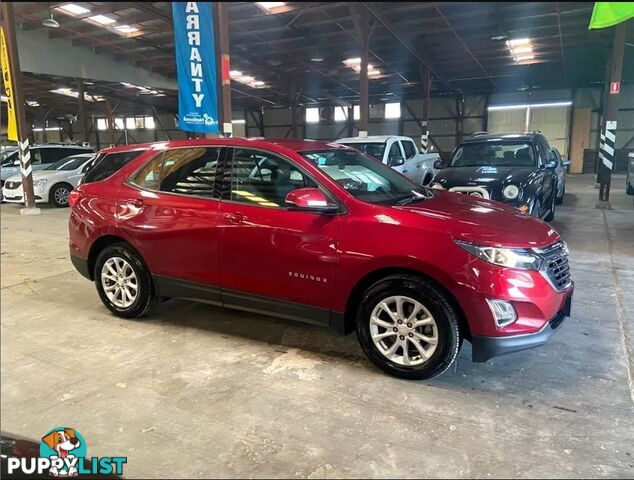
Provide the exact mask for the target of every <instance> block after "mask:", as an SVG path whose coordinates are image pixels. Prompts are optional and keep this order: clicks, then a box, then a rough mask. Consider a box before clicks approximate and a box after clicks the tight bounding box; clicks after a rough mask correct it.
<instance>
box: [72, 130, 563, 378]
mask: <svg viewBox="0 0 634 480" xmlns="http://www.w3.org/2000/svg"><path fill="white" fill-rule="evenodd" d="M101 154H102V155H105V157H104V158H103V159H102V160H101V161H99V162H97V163H96V164H95V165H94V166H93V167H91V169H90V170H89V171H88V173H87V174H86V176H85V177H84V180H83V181H82V183H81V185H80V186H79V187H77V189H75V190H74V191H72V192H71V202H70V204H71V207H72V210H71V214H70V218H69V234H70V242H69V247H70V256H71V261H72V262H73V265H74V266H75V267H76V268H77V270H78V271H79V272H80V273H81V274H82V275H84V276H85V277H87V278H88V279H90V280H92V281H94V282H95V286H96V289H97V293H98V295H99V297H100V299H101V301H102V302H103V304H104V305H105V306H106V307H107V308H108V309H109V310H110V311H111V312H112V313H113V314H114V315H117V316H119V317H122V318H136V317H139V316H143V315H145V314H146V313H147V312H149V311H150V310H151V309H152V308H153V307H154V306H156V305H157V303H158V301H159V299H160V298H166V297H170V298H189V299H198V300H202V301H205V302H208V303H211V304H215V305H220V306H225V307H230V308H236V309H241V310H247V311H250V312H257V313H262V314H266V315H274V316H280V317H283V318H287V319H291V320H299V321H303V322H307V323H311V324H316V325H322V326H330V327H332V328H335V329H337V330H338V331H340V332H342V333H348V332H352V331H354V330H356V332H357V336H358V338H359V341H360V343H361V346H362V348H363V350H364V351H365V352H366V354H367V355H368V357H369V358H370V360H371V361H372V362H374V363H375V364H376V365H377V366H378V367H379V368H381V369H383V370H384V371H386V372H388V373H390V374H392V375H396V376H400V377H403V378H409V379H423V378H430V377H433V376H435V375H439V374H440V373H442V372H443V371H445V370H446V369H447V368H449V366H450V365H451V364H452V363H453V362H454V361H455V359H456V356H457V354H458V351H459V349H460V346H461V344H462V340H463V339H468V340H470V341H471V343H472V346H473V348H472V355H473V357H472V358H473V360H474V361H478V362H484V361H486V360H487V359H489V358H491V357H493V356H496V355H501V354H503V353H510V352H515V351H519V350H524V349H528V348H532V347H536V346H538V345H542V344H544V343H545V342H546V341H547V339H548V338H549V337H550V336H551V335H552V334H553V333H554V332H555V331H556V329H557V328H559V325H560V324H561V322H562V321H563V320H564V318H565V317H566V316H568V315H569V314H570V305H571V298H572V292H573V282H572V280H571V277H570V270H569V267H568V250H567V248H566V245H565V243H563V242H562V241H561V238H560V237H559V234H558V233H557V232H556V231H555V230H554V229H553V228H552V227H550V226H549V225H546V224H545V223H544V222H542V221H540V220H538V219H536V218H532V217H530V216H529V215H526V214H524V213H522V212H520V211H519V210H517V209H515V208H512V207H509V206H506V205H503V204H501V203H498V202H493V201H489V200H484V199H481V198H475V197H469V196H465V195H456V194H450V193H447V192H444V191H438V190H433V189H430V188H427V187H424V186H420V185H417V184H415V183H413V182H412V181H411V180H409V179H407V178H405V177H404V176H403V175H400V174H398V173H397V172H395V171H394V170H392V169H391V168H388V167H387V166H385V165H383V164H381V163H380V162H377V161H376V160H374V159H371V158H369V157H368V156H366V155H363V154H361V153H359V152H358V151H357V150H354V149H352V148H348V147H345V146H343V145H336V144H333V143H325V142H316V141H306V140H258V139H239V138H225V139H199V140H188V141H171V142H161V143H157V144H153V145H146V146H138V145H135V146H127V147H123V146H122V147H115V148H112V149H107V150H104V151H102V153H101ZM108 160H110V161H108ZM184 354H185V353H184ZM210 361H213V359H210Z"/></svg>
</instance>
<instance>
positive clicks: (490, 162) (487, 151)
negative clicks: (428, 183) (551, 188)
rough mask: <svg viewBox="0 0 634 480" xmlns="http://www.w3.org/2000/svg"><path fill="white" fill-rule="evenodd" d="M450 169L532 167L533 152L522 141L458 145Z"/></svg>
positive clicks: (531, 148) (533, 160) (528, 144)
mask: <svg viewBox="0 0 634 480" xmlns="http://www.w3.org/2000/svg"><path fill="white" fill-rule="evenodd" d="M450 166H452V167H532V166H535V152H534V150H533V147H532V145H531V144H530V143H527V142H522V141H506V140H505V141H493V142H491V141H488V142H469V143H464V144H462V145H460V147H458V148H457V149H456V151H455V152H454V153H453V155H452V157H451V162H450Z"/></svg>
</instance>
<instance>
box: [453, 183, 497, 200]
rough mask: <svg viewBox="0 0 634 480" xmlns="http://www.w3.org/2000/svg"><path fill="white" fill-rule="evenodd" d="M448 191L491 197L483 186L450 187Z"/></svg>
mask: <svg viewBox="0 0 634 480" xmlns="http://www.w3.org/2000/svg"><path fill="white" fill-rule="evenodd" d="M449 191H450V192H455V193H463V194H465V195H470V196H472V197H478V198H487V199H489V198H491V194H490V193H489V191H488V190H487V189H486V188H484V187H467V186H460V187H451V188H450V189H449Z"/></svg>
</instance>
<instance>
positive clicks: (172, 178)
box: [145, 147, 222, 197]
mask: <svg viewBox="0 0 634 480" xmlns="http://www.w3.org/2000/svg"><path fill="white" fill-rule="evenodd" d="M221 151H222V148H220V147H207V148H178V149H175V150H170V151H167V152H165V154H164V155H163V164H162V167H161V171H160V179H161V181H160V190H161V191H162V192H171V193H180V194H183V195H197V196H202V197H214V196H216V195H215V194H214V192H215V190H214V184H215V182H216V170H217V168H218V161H219V160H220V152H221ZM156 168H157V165H156V163H155V164H154V165H153V166H152V167H149V170H147V171H146V172H145V173H146V181H148V182H150V183H152V182H154V179H155V178H156V177H158V176H159V175H158V172H157V171H156ZM148 178H149V180H148Z"/></svg>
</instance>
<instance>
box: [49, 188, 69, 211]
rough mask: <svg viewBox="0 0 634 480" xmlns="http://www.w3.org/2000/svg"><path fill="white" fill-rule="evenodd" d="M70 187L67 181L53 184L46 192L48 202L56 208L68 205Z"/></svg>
mask: <svg viewBox="0 0 634 480" xmlns="http://www.w3.org/2000/svg"><path fill="white" fill-rule="evenodd" d="M72 189H73V187H72V186H71V185H69V184H68V183H58V184H57V185H53V186H52V187H51V191H50V193H49V194H48V203H50V204H51V206H53V207H57V208H64V207H68V197H69V195H70V192H71V190H72Z"/></svg>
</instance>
